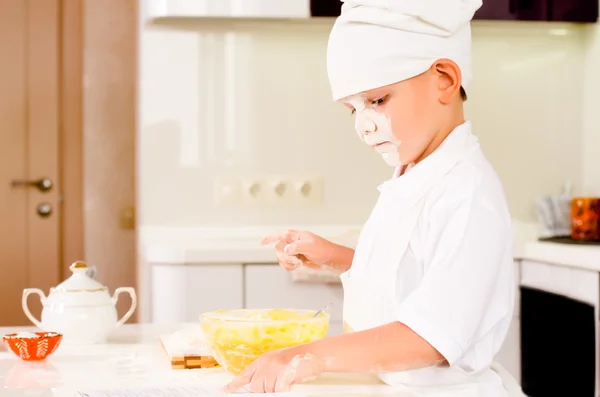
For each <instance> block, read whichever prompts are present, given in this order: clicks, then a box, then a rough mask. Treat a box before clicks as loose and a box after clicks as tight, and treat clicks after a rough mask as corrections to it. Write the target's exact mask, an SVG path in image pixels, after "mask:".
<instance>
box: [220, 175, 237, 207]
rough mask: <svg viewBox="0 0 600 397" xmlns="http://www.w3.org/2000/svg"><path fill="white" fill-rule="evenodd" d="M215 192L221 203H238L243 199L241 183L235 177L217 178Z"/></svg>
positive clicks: (229, 204) (228, 204)
mask: <svg viewBox="0 0 600 397" xmlns="http://www.w3.org/2000/svg"><path fill="white" fill-rule="evenodd" d="M214 193H215V202H216V203H217V204H219V205H227V206H231V205H238V204H240V202H241V201H242V192H241V184H240V181H239V180H236V179H235V178H217V179H215V184H214Z"/></svg>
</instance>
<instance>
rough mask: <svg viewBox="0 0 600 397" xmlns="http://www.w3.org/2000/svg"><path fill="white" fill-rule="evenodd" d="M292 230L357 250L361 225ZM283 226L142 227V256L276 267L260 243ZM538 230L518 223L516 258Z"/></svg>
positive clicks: (150, 259)
mask: <svg viewBox="0 0 600 397" xmlns="http://www.w3.org/2000/svg"><path fill="white" fill-rule="evenodd" d="M289 228H290V229H296V230H308V231H311V232H313V233H315V234H317V235H319V236H321V237H323V238H325V239H327V240H330V241H333V242H335V243H337V244H341V245H345V246H348V247H352V248H354V247H355V246H356V243H357V241H358V237H359V234H360V230H361V226H360V225H295V226H290V227H289ZM285 229H286V227H283V226H256V227H239V228H234V227H231V228H211V227H207V228H169V227H167V228H162V227H141V228H140V234H139V241H140V252H141V253H142V255H143V257H144V261H146V262H148V263H163V264H217V263H275V262H277V260H276V257H275V253H274V251H273V247H272V246H267V247H263V246H261V245H260V243H259V242H260V239H261V238H262V237H263V236H265V235H267V234H270V233H274V232H277V231H280V230H285ZM536 232H537V226H536V225H533V224H527V223H520V222H514V224H513V233H514V241H515V244H514V246H515V248H514V256H515V258H519V257H520V256H521V255H522V254H523V250H524V244H525V243H526V242H527V241H532V240H534V239H535V237H536Z"/></svg>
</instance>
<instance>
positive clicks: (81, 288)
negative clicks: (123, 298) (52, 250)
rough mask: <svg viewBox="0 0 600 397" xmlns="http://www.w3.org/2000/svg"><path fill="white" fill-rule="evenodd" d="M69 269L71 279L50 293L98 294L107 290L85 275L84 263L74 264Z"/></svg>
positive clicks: (86, 267)
mask: <svg viewBox="0 0 600 397" xmlns="http://www.w3.org/2000/svg"><path fill="white" fill-rule="evenodd" d="M69 269H71V273H73V274H72V275H71V277H69V278H68V279H66V280H65V281H63V282H62V283H60V284H59V285H57V286H56V287H54V288H52V290H51V291H52V292H67V291H68V292H99V291H107V290H108V289H107V288H106V287H105V286H104V285H102V284H100V283H99V282H97V281H96V280H94V279H92V278H91V277H89V276H88V275H87V271H88V269H89V267H88V265H87V264H86V263H85V262H82V261H77V262H74V263H73V264H72V265H71V266H70V267H69Z"/></svg>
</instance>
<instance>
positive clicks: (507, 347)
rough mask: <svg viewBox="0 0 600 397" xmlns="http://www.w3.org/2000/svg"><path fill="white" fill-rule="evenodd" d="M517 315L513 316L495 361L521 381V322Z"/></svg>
mask: <svg viewBox="0 0 600 397" xmlns="http://www.w3.org/2000/svg"><path fill="white" fill-rule="evenodd" d="M520 321H521V320H520V319H519V318H518V317H513V320H512V323H511V324H510V328H509V329H508V334H507V335H506V339H505V340H504V344H503V345H502V348H501V349H500V351H499V352H498V354H497V355H496V360H495V361H496V362H498V363H499V364H501V365H502V366H503V367H504V369H506V370H507V371H508V372H510V374H511V375H512V376H513V377H514V378H515V379H516V380H517V382H519V383H520V382H521V333H520V328H521V323H520Z"/></svg>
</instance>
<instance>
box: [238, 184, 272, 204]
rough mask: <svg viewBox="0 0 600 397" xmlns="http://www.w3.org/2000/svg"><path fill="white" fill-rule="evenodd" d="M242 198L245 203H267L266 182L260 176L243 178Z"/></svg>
mask: <svg viewBox="0 0 600 397" xmlns="http://www.w3.org/2000/svg"><path fill="white" fill-rule="evenodd" d="M241 190H242V200H241V203H242V204H245V205H261V204H265V201H266V197H268V195H267V192H266V191H265V190H266V189H265V183H264V181H263V180H262V179H259V178H248V179H242V181H241Z"/></svg>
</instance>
